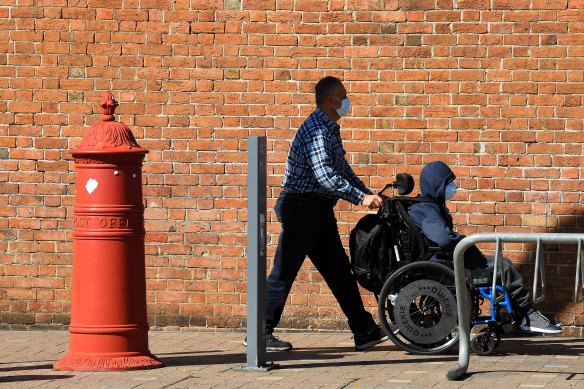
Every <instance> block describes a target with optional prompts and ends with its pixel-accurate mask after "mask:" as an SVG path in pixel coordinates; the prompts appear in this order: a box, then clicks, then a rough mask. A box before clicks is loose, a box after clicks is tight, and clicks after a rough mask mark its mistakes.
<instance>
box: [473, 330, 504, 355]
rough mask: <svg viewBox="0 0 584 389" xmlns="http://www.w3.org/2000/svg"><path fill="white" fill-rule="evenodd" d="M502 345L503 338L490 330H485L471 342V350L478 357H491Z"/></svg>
mask: <svg viewBox="0 0 584 389" xmlns="http://www.w3.org/2000/svg"><path fill="white" fill-rule="evenodd" d="M499 344H501V336H500V335H499V334H498V333H497V332H495V331H493V330H491V329H490V328H483V329H482V330H481V331H480V332H479V333H478V334H477V335H476V336H475V337H474V338H473V339H472V341H471V342H470V349H471V350H472V351H474V353H475V354H477V355H481V356H484V355H490V354H492V353H493V351H495V349H496V348H497V347H498V346H499Z"/></svg>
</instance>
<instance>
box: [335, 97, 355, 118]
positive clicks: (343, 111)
mask: <svg viewBox="0 0 584 389" xmlns="http://www.w3.org/2000/svg"><path fill="white" fill-rule="evenodd" d="M332 97H333V98H335V99H337V98H336V97H335V96H332ZM337 100H339V101H340V102H341V106H340V108H337V109H336V110H337V113H338V114H339V117H343V116H345V115H347V114H348V113H349V109H350V108H351V101H350V100H349V98H348V97H347V98H345V99H343V100H341V99H337Z"/></svg>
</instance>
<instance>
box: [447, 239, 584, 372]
mask: <svg viewBox="0 0 584 389" xmlns="http://www.w3.org/2000/svg"><path fill="white" fill-rule="evenodd" d="M583 241H584V234H563V233H517V234H516V233H498V232H493V233H479V234H475V235H470V236H467V237H465V238H464V239H462V240H461V241H460V242H459V243H458V244H457V245H456V248H455V249H454V254H453V260H454V276H455V284H456V296H466V295H467V294H466V292H465V289H466V279H465V272H464V253H465V251H466V250H467V249H468V248H469V247H471V246H472V245H474V244H477V243H485V242H495V243H496V252H495V258H496V261H495V267H494V269H493V272H494V274H493V284H494V283H495V280H496V279H497V277H496V274H497V273H496V272H497V267H498V265H499V264H498V261H499V253H500V252H501V245H502V244H503V243H508V242H514V243H533V242H535V243H536V244H537V246H536V254H535V255H536V258H535V271H534V283H533V296H532V298H533V300H534V301H536V302H537V301H541V300H542V299H543V297H544V293H545V283H544V278H543V265H542V262H541V258H540V255H541V245H542V243H556V244H568V243H572V244H574V243H577V244H578V256H577V260H576V277H575V287H574V301H577V300H578V291H579V287H580V281H581V279H583V278H584V270H583V269H582V260H581V259H582V242H583ZM539 275H541V285H542V295H541V297H539V298H538V297H537V284H538V282H539V281H538V280H539V278H538V276H539ZM583 293H584V289H583ZM469 305H470V304H469V301H468V299H467V298H457V309H458V331H459V338H460V344H459V349H458V367H455V368H453V369H451V370H450V371H448V373H447V374H446V377H447V378H448V379H449V380H450V381H453V380H456V379H459V378H461V377H462V376H463V375H464V374H465V373H466V371H467V370H468V364H469V346H470V318H469V314H470V306H469Z"/></svg>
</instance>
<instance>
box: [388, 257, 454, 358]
mask: <svg viewBox="0 0 584 389" xmlns="http://www.w3.org/2000/svg"><path fill="white" fill-rule="evenodd" d="M379 320H380V322H381V325H382V327H383V329H384V330H385V332H386V333H387V335H388V336H389V337H390V338H391V340H392V341H393V342H394V343H395V344H396V345H397V346H399V347H400V348H402V349H403V350H405V351H408V352H411V353H416V354H437V353H440V352H444V351H446V350H448V349H449V348H451V347H452V346H454V345H455V344H456V343H457V342H458V312H457V307H456V287H455V283H454V272H453V271H452V270H451V269H449V268H448V267H446V266H444V265H441V264H438V263H432V262H414V263H411V264H408V265H406V266H403V267H401V268H399V269H398V270H396V271H395V272H394V273H393V274H392V275H391V276H390V277H389V278H388V279H387V280H386V281H385V284H384V285H383V288H382V289H381V293H380V295H379Z"/></svg>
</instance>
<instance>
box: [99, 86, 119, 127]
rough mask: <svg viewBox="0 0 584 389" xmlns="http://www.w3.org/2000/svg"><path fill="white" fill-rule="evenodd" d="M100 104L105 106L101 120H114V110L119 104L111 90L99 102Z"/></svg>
mask: <svg viewBox="0 0 584 389" xmlns="http://www.w3.org/2000/svg"><path fill="white" fill-rule="evenodd" d="M99 105H100V106H101V107H102V108H103V117H102V118H101V120H103V121H104V122H111V121H113V120H114V112H115V110H116V107H117V106H118V105H119V104H118V102H117V101H116V99H114V96H113V95H112V94H111V92H107V93H106V94H105V96H103V99H102V100H101V102H100V103H99Z"/></svg>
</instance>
